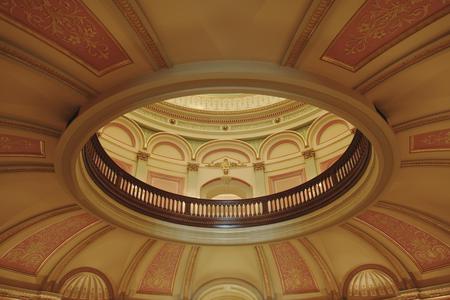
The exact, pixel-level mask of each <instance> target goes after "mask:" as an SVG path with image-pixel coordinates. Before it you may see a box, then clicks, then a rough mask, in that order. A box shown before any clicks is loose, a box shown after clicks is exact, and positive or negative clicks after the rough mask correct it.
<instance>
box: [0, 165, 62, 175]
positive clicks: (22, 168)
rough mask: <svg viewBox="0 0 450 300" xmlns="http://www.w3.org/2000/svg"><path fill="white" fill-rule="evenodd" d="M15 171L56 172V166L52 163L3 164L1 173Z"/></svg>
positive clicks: (0, 168)
mask: <svg viewBox="0 0 450 300" xmlns="http://www.w3.org/2000/svg"><path fill="white" fill-rule="evenodd" d="M15 172H49V173H53V172H55V166H54V165H53V164H52V163H26V164H24V163H14V164H1V165H0V173H15Z"/></svg>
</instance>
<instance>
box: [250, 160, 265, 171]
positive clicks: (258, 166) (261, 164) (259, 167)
mask: <svg viewBox="0 0 450 300" xmlns="http://www.w3.org/2000/svg"><path fill="white" fill-rule="evenodd" d="M253 170H254V171H263V172H264V171H265V170H266V165H265V163H264V162H263V161H257V162H254V163H253Z"/></svg>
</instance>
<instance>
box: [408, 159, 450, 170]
mask: <svg viewBox="0 0 450 300" xmlns="http://www.w3.org/2000/svg"><path fill="white" fill-rule="evenodd" d="M409 167H417V168H420V167H444V168H448V167H450V159H405V160H402V161H400V168H409Z"/></svg>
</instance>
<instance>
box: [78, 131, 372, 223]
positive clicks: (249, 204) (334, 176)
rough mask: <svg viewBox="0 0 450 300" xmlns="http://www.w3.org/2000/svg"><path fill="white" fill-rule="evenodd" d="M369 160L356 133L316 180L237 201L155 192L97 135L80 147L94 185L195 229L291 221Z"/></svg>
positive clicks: (329, 196)
mask: <svg viewBox="0 0 450 300" xmlns="http://www.w3.org/2000/svg"><path fill="white" fill-rule="evenodd" d="M370 156H371V146H370V142H369V141H368V140H367V138H366V137H365V136H364V135H363V134H362V133H361V132H359V131H356V133H355V135H354V138H353V140H352V142H351V144H350V145H349V147H348V148H347V150H346V151H345V152H344V154H343V155H342V156H341V157H340V158H339V159H338V160H337V161H336V162H335V163H334V164H333V165H332V166H331V167H330V168H328V169H327V170H325V171H324V172H323V173H321V174H319V175H318V176H317V177H315V178H313V179H311V180H309V181H307V182H305V183H303V184H301V185H299V186H296V187H294V188H291V189H289V190H286V191H283V192H279V193H276V194H271V195H267V196H262V197H257V198H250V199H239V200H210V199H199V198H193V197H188V196H182V195H178V194H174V193H170V192H167V191H163V190H160V189H158V188H156V187H153V186H151V185H149V184H147V183H145V182H142V181H140V180H139V179H137V178H135V177H134V176H132V175H130V174H128V173H127V172H125V171H124V170H122V169H121V168H120V167H119V166H118V165H117V164H116V163H115V162H114V161H113V160H112V159H111V158H110V157H109V156H108V154H107V153H106V152H105V150H104V149H103V147H102V145H101V144H100V142H99V140H98V138H97V136H96V135H94V136H93V137H92V138H91V139H90V140H89V142H88V143H87V144H86V145H85V146H84V148H83V159H84V164H85V167H86V169H87V171H88V172H89V175H90V176H91V178H92V179H93V181H94V182H95V183H96V184H97V185H98V186H99V187H100V188H101V189H102V190H103V191H104V192H105V193H106V194H107V195H109V196H110V197H111V198H112V199H114V200H115V201H117V202H119V203H121V204H123V205H125V206H126V207H128V208H130V209H132V210H135V211H137V212H139V213H142V214H144V215H148V216H150V217H154V218H157V219H160V220H164V221H168V222H172V223H177V224H184V225H190V226H199V227H224V228H229V227H248V226H257V225H267V224H272V223H275V222H280V221H285V220H289V219H293V218H296V217H299V216H302V215H305V214H308V213H310V212H312V211H315V210H317V209H319V208H321V207H323V206H325V205H327V204H329V203H331V202H333V201H334V200H336V199H337V198H338V197H339V196H341V195H342V194H344V193H345V192H346V191H348V190H349V189H350V188H351V187H352V186H353V185H354V184H355V183H356V182H357V181H358V179H359V178H360V177H361V175H362V174H363V173H364V171H365V169H366V167H367V165H368V162H369V159H370Z"/></svg>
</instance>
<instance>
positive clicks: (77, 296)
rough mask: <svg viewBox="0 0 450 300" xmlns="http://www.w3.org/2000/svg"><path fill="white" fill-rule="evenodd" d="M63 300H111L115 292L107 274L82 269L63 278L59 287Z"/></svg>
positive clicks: (86, 268)
mask: <svg viewBox="0 0 450 300" xmlns="http://www.w3.org/2000/svg"><path fill="white" fill-rule="evenodd" d="M58 291H59V293H60V294H61V296H62V299H63V300H109V299H115V298H114V291H113V288H112V285H111V282H110V281H109V279H108V277H106V275H105V274H103V273H102V272H100V271H99V270H97V269H94V268H89V267H82V268H78V269H74V270H72V271H70V272H69V273H67V274H66V275H64V276H63V278H62V279H61V280H60V282H59V285H58Z"/></svg>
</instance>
